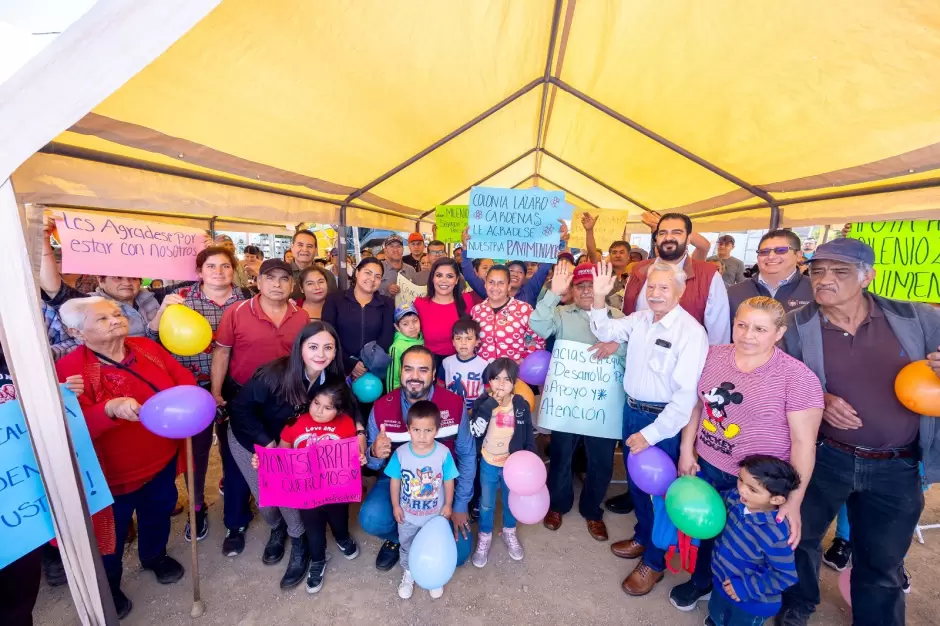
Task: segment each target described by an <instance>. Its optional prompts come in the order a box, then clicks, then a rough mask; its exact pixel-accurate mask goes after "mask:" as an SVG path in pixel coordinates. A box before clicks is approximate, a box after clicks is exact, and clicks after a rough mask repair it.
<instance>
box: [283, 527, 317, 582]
mask: <svg viewBox="0 0 940 626" xmlns="http://www.w3.org/2000/svg"><path fill="white" fill-rule="evenodd" d="M309 566H310V552H308V551H307V538H306V537H298V538H296V539H295V538H294V537H291V538H290V559H288V561H287V570H285V571H284V577H283V578H281V589H290V588H292V587H296V586H297V585H299V584H300V583H301V582H303V579H304V578H305V577H306V576H307V568H308V567H309Z"/></svg>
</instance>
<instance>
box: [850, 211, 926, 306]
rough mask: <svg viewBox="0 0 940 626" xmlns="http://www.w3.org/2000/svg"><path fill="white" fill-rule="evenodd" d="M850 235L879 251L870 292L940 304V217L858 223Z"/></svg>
mask: <svg viewBox="0 0 940 626" xmlns="http://www.w3.org/2000/svg"><path fill="white" fill-rule="evenodd" d="M848 236H849V237H852V238H853V239H858V240H860V241H864V242H865V243H867V244H868V245H870V246H871V247H872V249H873V250H874V251H875V269H876V270H877V272H876V276H875V280H874V281H872V283H871V285H869V286H868V289H869V291H871V292H872V293H876V294H878V295H879V296H884V297H885V298H893V299H896V300H908V301H912V302H930V303H940V220H925V221H918V222H914V221H904V222H866V223H856V224H852V230H851V231H849V235H848Z"/></svg>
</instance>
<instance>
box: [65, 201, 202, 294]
mask: <svg viewBox="0 0 940 626" xmlns="http://www.w3.org/2000/svg"><path fill="white" fill-rule="evenodd" d="M56 228H57V229H58V233H59V235H61V239H60V240H59V241H61V243H62V271H63V272H66V273H69V274H92V275H95V276H133V277H137V278H150V277H156V278H162V279H165V280H196V279H197V278H198V276H197V275H196V255H197V254H199V252H200V251H201V250H202V249H203V248H204V247H205V245H206V242H205V238H206V232H205V231H204V230H200V229H198V228H190V227H188V226H174V225H172V224H164V223H162V222H161V223H153V224H150V223H148V222H141V221H138V220H129V219H124V218H116V217H110V216H107V215H95V214H92V213H74V212H72V211H63V212H62V215H61V217H57V218H56Z"/></svg>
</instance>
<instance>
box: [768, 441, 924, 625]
mask: <svg viewBox="0 0 940 626" xmlns="http://www.w3.org/2000/svg"><path fill="white" fill-rule="evenodd" d="M843 504H845V505H847V507H848V514H849V523H850V524H851V526H852V539H853V541H852V545H853V550H852V582H851V589H852V618H853V620H854V623H855V625H856V626H865V625H867V624H872V625H874V624H880V625H886V624H894V625H896V626H901V625H902V624H904V593H903V592H902V591H901V584H902V582H903V580H904V576H903V565H904V555H905V553H906V552H907V549H908V548H909V547H910V545H911V539H912V537H913V534H914V528H915V527H916V526H917V520H918V519H919V518H920V513H921V511H922V510H923V508H924V494H923V491H922V490H921V480H920V473H919V471H918V468H917V459H916V458H906V459H885V460H875V459H860V458H857V457H855V456H853V455H851V454H848V453H846V452H842V451H841V450H837V449H835V448H832V447H830V446H828V445H826V444H825V443H822V442H821V443H819V444H817V445H816V467H815V469H814V470H813V476H812V478H811V479H810V481H809V485H808V487H807V489H806V496H805V498H804V499H803V506H802V509H801V511H800V512H801V514H802V517H803V538H802V539H801V541H800V545H799V547H798V548H797V550H796V570H797V574H798V575H799V582H797V584H795V585H794V586H792V587H790V588H789V589H787V590H786V591H784V593H783V606H784V607H785V608H795V609H797V610H800V611H802V612H804V613H812V612H813V611H815V610H816V605H817V604H819V563H820V558H821V556H822V548H821V545H820V542H821V541H822V538H823V536H824V535H825V534H826V530H828V528H829V525H830V524H832V520H833V519H834V518H835V517H836V514H837V513H838V511H839V509H840V508H841V507H842V505H843Z"/></svg>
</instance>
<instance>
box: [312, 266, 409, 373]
mask: <svg viewBox="0 0 940 626" xmlns="http://www.w3.org/2000/svg"><path fill="white" fill-rule="evenodd" d="M384 271H385V267H384V266H383V265H382V262H381V261H379V260H378V259H375V258H371V257H367V258H365V259H363V260H362V261H360V262H359V265H358V266H356V284H355V286H353V287H350V288H349V289H347V290H346V291H344V292H334V293H331V294H329V295H328V296H327V297H326V302H324V303H323V312H322V313H321V315H320V319H321V320H323V321H324V322H328V323H329V324H332V325H333V327H334V328H336V332H337V333H338V335H339V340H340V344H341V345H342V347H343V354H344V362H343V365H344V366H345V368H346V371H347V372H350V374H351V376H352V378H353V380H355V379H357V378H359V377H360V376H362V375H363V374H365V373H366V372H367V371H368V368H367V367H366V366H365V364H363V362H362V357H361V352H362V349H363V347H365V346H366V344H369V343H372V342H375V343H376V344H378V346H379V347H380V348H382V349H383V350H385V352H388V349H389V348H390V347H391V345H392V340H393V339H394V337H395V326H394V324H393V320H394V315H395V302H394V301H393V300H392V299H391V298H389V297H386V296H383V295H381V294H379V293H377V292H378V289H379V286H380V285H381V284H382V274H383V272H384ZM380 378H381V376H380Z"/></svg>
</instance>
